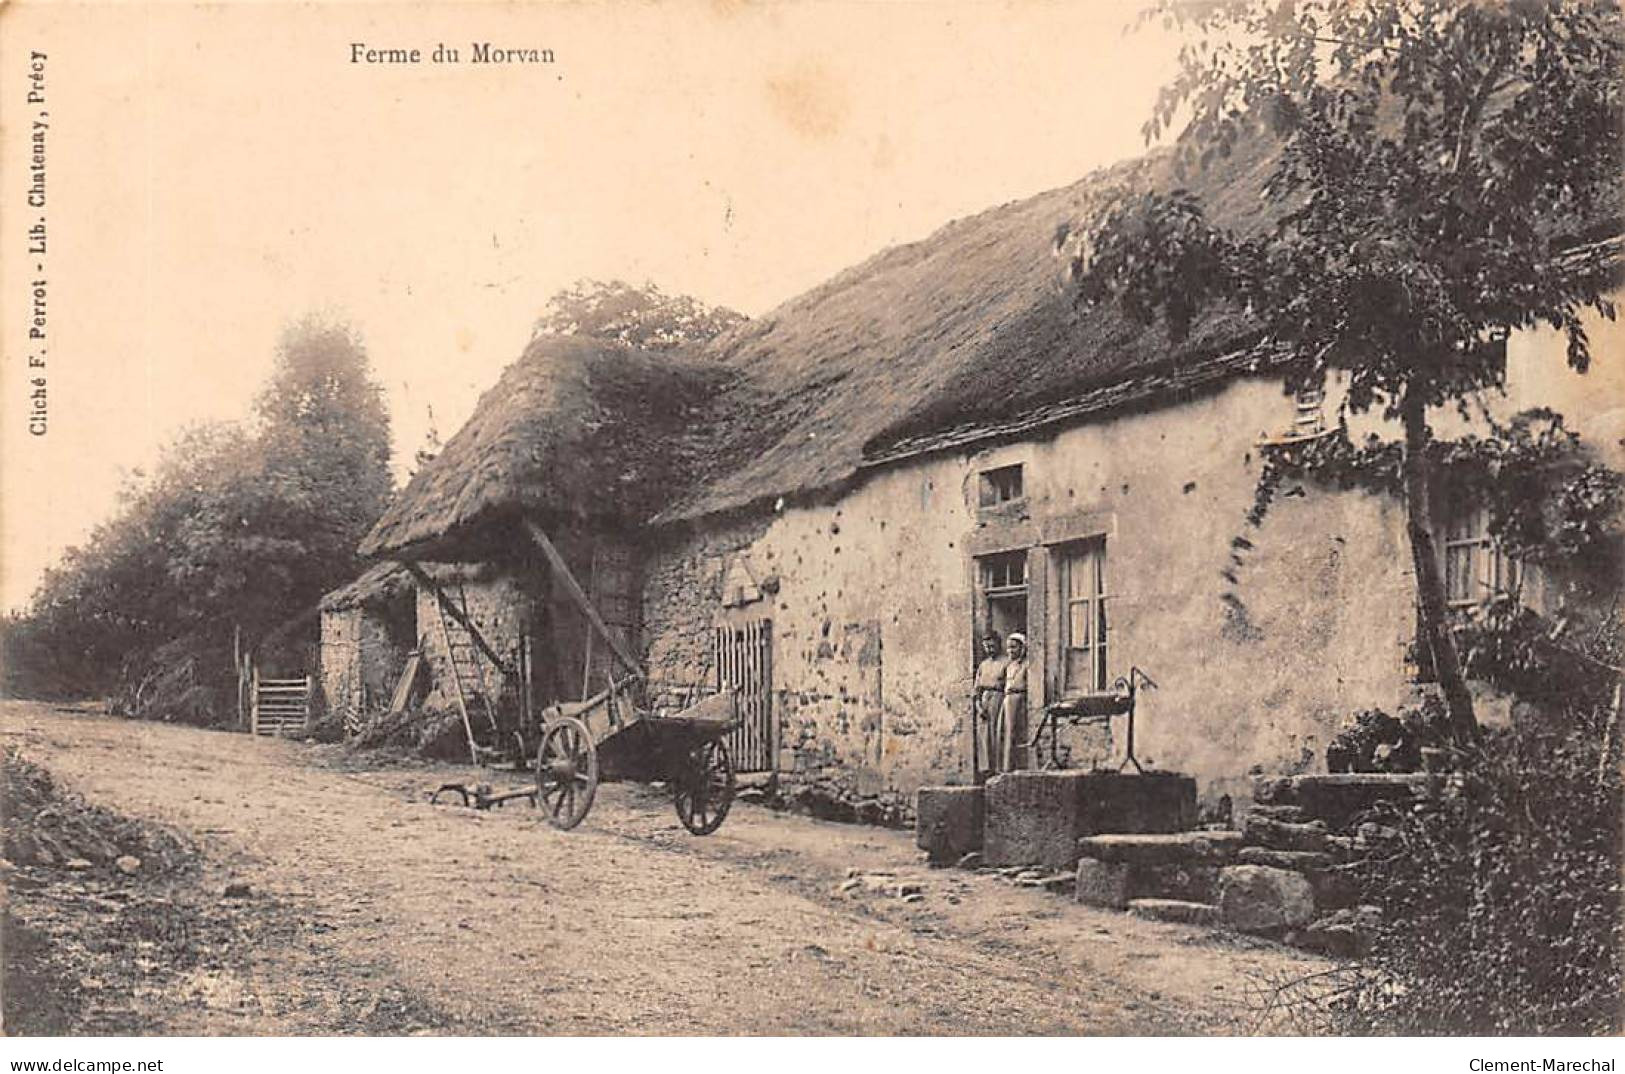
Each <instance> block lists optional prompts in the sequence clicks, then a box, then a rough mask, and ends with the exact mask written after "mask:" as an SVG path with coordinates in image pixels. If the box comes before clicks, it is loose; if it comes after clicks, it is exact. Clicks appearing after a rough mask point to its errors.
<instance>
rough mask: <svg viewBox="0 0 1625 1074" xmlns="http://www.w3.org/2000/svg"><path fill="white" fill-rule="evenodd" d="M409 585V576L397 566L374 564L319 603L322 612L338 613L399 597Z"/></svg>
mask: <svg viewBox="0 0 1625 1074" xmlns="http://www.w3.org/2000/svg"><path fill="white" fill-rule="evenodd" d="M411 585H412V576H411V575H410V574H408V573H406V568H405V567H402V566H401V565H400V564H398V563H374V564H373V565H372V566H370V567H368V568H367V569H366V570H364V571H362V572H361V575H360V577H358V578H356V580H355V581H353V582H351V583H349V584H348V585H342V586H340V587H339V588H337V589H335V590H333V591H332V592H330V593H327V594H325V595H324V596H323V597H322V599H321V601H320V602H319V607H320V608H321V610H322V611H323V612H342V611H345V610H346V609H349V608H363V607H366V606H367V605H369V604H379V603H382V602H383V601H387V600H389V599H390V598H391V597H395V596H397V595H399V594H400V593H401V592H403V591H404V590H406V589H407V588H408V587H410V586H411Z"/></svg>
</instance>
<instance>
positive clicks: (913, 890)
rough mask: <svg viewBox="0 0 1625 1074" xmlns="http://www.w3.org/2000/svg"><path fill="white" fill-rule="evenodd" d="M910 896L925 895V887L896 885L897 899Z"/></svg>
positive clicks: (920, 885)
mask: <svg viewBox="0 0 1625 1074" xmlns="http://www.w3.org/2000/svg"><path fill="white" fill-rule="evenodd" d="M910 895H919V896H921V897H923V896H924V895H925V886H924V885H922V884H907V883H904V884H898V885H897V897H898V898H899V899H906V898H908V897H909V896H910Z"/></svg>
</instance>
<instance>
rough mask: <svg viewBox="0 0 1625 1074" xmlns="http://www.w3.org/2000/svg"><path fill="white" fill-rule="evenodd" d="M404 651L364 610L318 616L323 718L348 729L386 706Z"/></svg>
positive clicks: (383, 625)
mask: <svg viewBox="0 0 1625 1074" xmlns="http://www.w3.org/2000/svg"><path fill="white" fill-rule="evenodd" d="M407 652H408V649H407V648H406V647H405V646H404V644H402V643H401V642H400V641H399V640H397V639H396V638H393V637H391V634H390V631H389V626H388V624H387V623H386V622H385V621H384V619H383V618H382V617H381V616H380V615H378V614H375V612H374V611H373V610H372V609H369V608H366V607H360V606H357V607H350V608H340V609H335V610H332V611H324V612H323V613H322V623H321V692H322V702H323V704H324V705H325V706H326V711H328V712H329V713H333V714H337V715H340V716H341V717H342V718H343V720H344V724H345V726H346V727H354V726H355V724H356V721H357V720H358V719H359V717H361V716H362V715H363V714H365V713H370V712H376V711H379V710H381V709H382V708H384V707H385V706H386V705H388V704H389V698H390V695H391V693H392V692H393V691H394V688H395V680H396V678H397V677H398V676H399V675H400V672H401V668H402V666H403V665H404V663H405V661H406V654H407Z"/></svg>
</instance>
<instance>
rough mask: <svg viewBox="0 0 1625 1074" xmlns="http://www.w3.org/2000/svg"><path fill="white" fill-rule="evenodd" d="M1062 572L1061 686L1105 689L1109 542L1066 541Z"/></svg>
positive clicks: (1064, 688)
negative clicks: (1077, 542) (1107, 558)
mask: <svg viewBox="0 0 1625 1074" xmlns="http://www.w3.org/2000/svg"><path fill="white" fill-rule="evenodd" d="M1059 560H1060V567H1061V576H1060V595H1061V601H1062V608H1061V634H1062V637H1061V653H1062V664H1061V675H1062V683H1061V689H1062V692H1063V693H1067V694H1082V693H1093V692H1097V691H1100V690H1104V689H1106V683H1107V678H1106V543H1105V542H1104V541H1091V542H1088V543H1086V544H1077V545H1067V546H1065V547H1064V548H1063V549H1062V550H1061V554H1060V556H1059Z"/></svg>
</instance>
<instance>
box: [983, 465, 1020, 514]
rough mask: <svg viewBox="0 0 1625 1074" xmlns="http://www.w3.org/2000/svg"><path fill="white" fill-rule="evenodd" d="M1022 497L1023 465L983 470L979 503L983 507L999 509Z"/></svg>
mask: <svg viewBox="0 0 1625 1074" xmlns="http://www.w3.org/2000/svg"><path fill="white" fill-rule="evenodd" d="M1021 497H1022V486H1021V464H1020V463H1017V464H1016V465H1015V466H1001V467H999V468H998V469H996V470H983V471H982V480H981V493H980V499H979V503H980V506H982V507H997V506H998V505H999V504H1001V503H1009V502H1011V501H1012V500H1019V499H1021Z"/></svg>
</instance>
